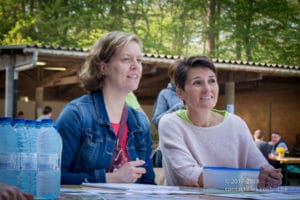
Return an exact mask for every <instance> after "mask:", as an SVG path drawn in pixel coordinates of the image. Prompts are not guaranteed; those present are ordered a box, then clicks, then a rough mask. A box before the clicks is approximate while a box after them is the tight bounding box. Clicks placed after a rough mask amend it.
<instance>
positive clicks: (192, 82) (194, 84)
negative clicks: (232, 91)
mask: <svg viewBox="0 0 300 200" xmlns="http://www.w3.org/2000/svg"><path fill="white" fill-rule="evenodd" d="M178 94H179V96H180V97H181V98H182V99H183V100H184V101H185V103H186V106H187V108H188V109H189V110H191V109H192V110H198V109H202V110H203V109H205V110H211V109H213V108H214V107H215V105H216V104H217V101H218V94H219V86H218V83H217V77H216V74H215V73H214V72H213V71H212V70H211V69H209V68H206V67H196V68H192V69H190V70H189V71H188V73H187V78H186V83H185V87H184V90H181V89H178Z"/></svg>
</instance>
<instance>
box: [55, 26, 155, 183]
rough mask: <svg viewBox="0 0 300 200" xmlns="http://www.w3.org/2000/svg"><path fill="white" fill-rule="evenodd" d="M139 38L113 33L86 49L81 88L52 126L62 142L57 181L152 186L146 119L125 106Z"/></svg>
mask: <svg viewBox="0 0 300 200" xmlns="http://www.w3.org/2000/svg"><path fill="white" fill-rule="evenodd" d="M142 59H143V53H142V42H141V41H140V39H139V37H138V36H136V35H133V34H129V33H125V32H120V31H114V32H110V33H108V34H106V35H105V36H103V37H101V38H99V39H98V40H97V41H96V43H95V44H94V46H93V47H92V48H91V49H90V51H89V53H88V55H87V57H86V61H85V63H84V65H83V68H82V70H81V72H80V74H79V77H80V80H81V82H82V84H83V86H84V87H85V89H86V90H87V91H89V93H88V94H85V95H83V96H81V97H79V98H77V99H75V100H73V101H71V102H70V103H68V104H67V105H66V106H65V108H64V109H63V110H62V112H61V113H60V115H59V117H58V119H57V121H56V127H57V128H58V132H59V133H60V135H61V137H62V141H63V151H62V162H61V171H62V175H61V183H62V184H81V183H83V182H105V183H144V184H155V183H154V179H155V175H154V171H153V165H152V163H151V162H150V163H148V164H147V165H144V164H145V161H146V160H148V159H149V157H150V155H151V152H152V138H151V132H150V121H149V119H148V118H147V116H146V115H145V114H144V113H142V112H140V111H137V110H136V109H134V108H132V107H130V106H128V105H126V103H125V99H126V96H127V95H128V94H129V93H130V92H133V91H134V90H136V89H137V87H138V85H139V82H140V78H141V76H142Z"/></svg>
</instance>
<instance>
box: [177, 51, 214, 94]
mask: <svg viewBox="0 0 300 200" xmlns="http://www.w3.org/2000/svg"><path fill="white" fill-rule="evenodd" d="M195 67H203V68H209V69H210V70H212V71H213V72H214V73H215V74H216V76H217V70H216V67H215V65H214V63H213V62H212V61H211V60H210V59H209V58H208V57H206V56H191V57H189V58H187V59H184V60H182V61H181V62H178V63H177V66H176V69H175V74H174V79H175V85H176V87H178V88H180V89H182V90H184V86H185V82H186V77H187V73H188V71H189V70H190V69H192V68H195Z"/></svg>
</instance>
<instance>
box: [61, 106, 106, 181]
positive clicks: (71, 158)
mask: <svg viewBox="0 0 300 200" xmlns="http://www.w3.org/2000/svg"><path fill="white" fill-rule="evenodd" d="M81 122H82V115H81V114H80V111H79V109H78V107H77V106H75V105H74V104H68V105H67V106H66V107H65V108H64V109H63V110H62V112H61V113H60V115H59V117H58V119H57V121H56V127H57V129H58V132H59V133H60V135H61V137H62V141H63V151H62V161H61V172H62V174H61V184H81V183H82V182H105V170H104V169H103V170H94V171H90V172H74V171H75V170H74V166H73V165H74V163H75V161H76V155H77V152H78V149H79V148H80V140H81V137H82V128H81Z"/></svg>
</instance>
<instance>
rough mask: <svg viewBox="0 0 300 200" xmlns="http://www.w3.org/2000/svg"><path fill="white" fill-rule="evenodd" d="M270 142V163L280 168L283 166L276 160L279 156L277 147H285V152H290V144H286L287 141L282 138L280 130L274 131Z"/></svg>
mask: <svg viewBox="0 0 300 200" xmlns="http://www.w3.org/2000/svg"><path fill="white" fill-rule="evenodd" d="M270 144H271V145H272V150H271V153H270V154H269V156H268V157H269V160H270V163H271V164H272V165H273V166H274V167H275V168H280V167H281V165H280V162H279V161H277V160H276V156H277V152H276V149H277V148H278V147H283V148H284V150H285V152H288V146H287V145H286V143H285V141H284V140H283V139H282V137H281V135H280V134H279V133H278V132H273V133H272V134H271V141H270Z"/></svg>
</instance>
